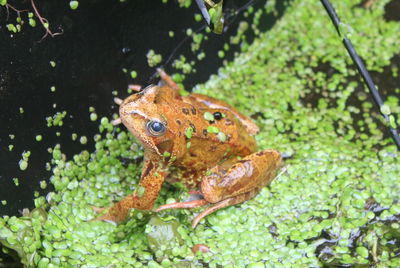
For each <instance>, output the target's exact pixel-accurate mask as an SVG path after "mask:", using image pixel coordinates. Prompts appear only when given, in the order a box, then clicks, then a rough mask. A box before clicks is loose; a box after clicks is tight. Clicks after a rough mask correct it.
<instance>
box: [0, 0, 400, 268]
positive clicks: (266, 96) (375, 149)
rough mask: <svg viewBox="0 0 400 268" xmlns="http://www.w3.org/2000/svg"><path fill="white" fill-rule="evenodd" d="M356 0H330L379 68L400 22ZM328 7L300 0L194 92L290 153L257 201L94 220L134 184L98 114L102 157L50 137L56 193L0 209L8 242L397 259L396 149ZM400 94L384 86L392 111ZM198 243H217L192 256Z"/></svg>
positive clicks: (141, 257) (165, 197)
mask: <svg viewBox="0 0 400 268" xmlns="http://www.w3.org/2000/svg"><path fill="white" fill-rule="evenodd" d="M359 3H360V1H354V0H353V1H350V0H345V1H334V2H333V4H334V5H335V6H336V8H337V10H338V12H339V14H340V16H341V17H342V19H343V21H344V22H345V23H346V25H351V27H352V28H351V29H352V35H351V38H352V40H353V43H354V45H355V46H356V48H357V50H358V51H359V52H360V54H361V56H362V57H363V58H364V59H365V60H366V63H367V66H368V68H369V69H370V70H375V71H377V72H381V71H382V70H383V69H384V68H385V67H387V66H388V65H389V64H390V62H391V59H392V58H393V57H394V56H395V55H398V54H399V53H400V46H399V45H400V44H399V43H400V25H399V24H398V23H394V22H387V21H385V20H384V18H383V14H384V6H385V4H387V3H388V1H378V2H377V3H376V4H375V5H374V6H373V8H372V9H364V8H360V7H357V4H359ZM266 8H270V5H268V6H267V7H266ZM310 10H314V11H315V12H314V13H310V12H309V11H310ZM322 14H324V10H323V7H322V6H321V5H320V3H319V2H318V1H311V0H308V1H300V0H299V1H293V3H292V4H291V6H290V7H288V8H287V10H286V12H285V15H284V16H283V17H282V18H281V20H280V21H279V22H278V23H277V24H276V25H275V26H274V28H273V29H271V30H270V31H268V32H267V33H264V34H261V35H260V37H259V38H257V39H256V40H255V41H254V42H253V44H252V45H250V46H244V47H243V50H244V52H243V53H241V54H240V55H238V56H237V57H236V59H235V60H234V61H233V62H231V63H228V64H227V66H226V67H224V68H223V69H221V70H220V71H219V76H213V77H212V78H211V79H210V80H209V81H208V82H207V83H206V84H205V85H199V86H198V87H196V88H195V91H196V92H199V93H203V94H207V95H210V96H214V97H217V98H221V99H229V102H230V104H232V105H233V106H235V107H237V108H238V109H239V110H240V111H242V112H244V113H245V114H247V115H249V116H252V117H253V118H255V120H256V122H257V125H258V126H259V127H260V129H261V131H260V134H258V135H257V136H256V139H257V141H258V144H259V146H260V149H266V148H274V149H277V150H279V151H281V152H283V153H285V154H286V155H290V158H289V159H287V160H285V168H284V169H283V172H282V173H281V174H280V175H279V176H278V178H277V179H276V180H274V181H273V182H272V184H271V186H270V187H268V188H264V189H262V191H261V192H260V194H259V195H257V196H256V197H255V198H254V199H252V200H249V201H247V202H245V203H243V204H240V205H237V206H233V207H229V208H226V209H223V210H219V211H218V212H216V213H214V214H212V215H210V216H208V217H207V218H206V219H205V220H203V221H201V222H200V224H199V226H198V227H197V228H196V229H194V230H193V229H192V228H191V227H190V221H191V220H192V218H193V217H194V214H195V213H196V212H198V211H197V210H179V211H175V210H172V211H163V212H161V213H151V212H143V211H137V210H133V211H131V213H130V218H129V220H128V221H127V222H126V223H124V224H120V225H118V226H116V225H112V224H109V223H105V222H97V221H90V220H91V219H93V218H95V217H96V215H95V213H94V212H93V210H92V209H91V206H98V207H103V206H108V205H109V204H110V203H111V202H113V201H117V200H120V199H121V198H123V197H124V196H126V195H128V194H131V193H132V192H133V191H135V190H139V189H137V188H136V186H135V185H136V183H137V181H138V178H139V176H140V172H141V171H140V164H138V163H140V162H141V158H142V150H141V148H140V146H139V145H138V144H137V143H136V142H135V141H134V139H133V137H132V135H130V134H129V133H126V132H125V130H124V129H123V128H120V127H113V126H112V125H111V124H110V122H109V120H108V119H107V118H102V119H101V123H100V126H99V131H100V133H101V136H96V138H95V141H96V145H95V147H96V151H95V152H92V153H89V152H87V151H83V152H82V153H81V154H79V155H75V156H74V157H73V159H72V160H69V161H67V160H66V157H65V155H63V153H62V151H61V149H60V147H59V146H56V147H55V148H54V149H53V150H52V154H53V160H52V166H53V176H52V177H51V183H52V185H53V186H54V191H52V192H50V193H48V194H47V196H46V197H38V198H37V199H36V200H35V205H36V208H35V209H33V210H32V211H30V212H29V211H27V210H25V211H24V215H23V216H22V217H19V218H18V217H8V216H5V217H3V218H0V243H1V244H2V245H3V250H4V251H6V252H10V250H14V251H16V252H17V254H18V256H19V257H20V258H21V262H22V263H23V264H24V265H25V266H38V267H71V266H73V265H76V266H81V267H99V266H113V265H114V266H115V267H129V266H130V267H142V266H143V267H145V266H149V267H160V266H161V267H193V266H194V267H201V266H203V265H204V264H207V265H208V266H209V267H217V266H222V267H246V266H247V267H290V266H297V267H304V266H306V267H310V266H311V267H318V266H323V265H366V266H371V265H376V266H377V267H388V266H392V267H398V266H400V259H399V257H398V254H399V252H400V247H399V243H400V242H399V239H400V226H399V224H398V223H399V219H400V203H399V198H398V196H399V194H400V186H399V185H400V183H399V182H400V181H399V175H398V174H400V160H399V155H398V152H397V151H396V148H395V146H394V145H393V144H392V142H391V140H389V139H386V138H385V136H384V134H383V133H382V131H381V130H380V128H379V127H378V126H379V124H380V122H381V120H380V117H379V114H378V113H377V112H375V113H374V112H373V111H374V108H373V106H372V105H371V104H370V103H368V102H367V100H366V98H365V93H364V87H363V84H362V83H361V82H360V80H359V78H358V76H357V75H356V72H355V70H354V68H353V67H352V65H351V61H350V59H349V58H348V56H347V55H346V51H345V50H344V48H343V47H342V46H341V43H340V40H339V38H337V36H336V32H335V30H334V28H333V26H331V24H330V21H329V18H328V17H327V16H324V15H322ZM371 23H373V24H372V25H373V27H372V25H371ZM242 27H244V26H242ZM252 27H253V26H252ZM254 27H256V26H254ZM254 27H253V28H254ZM241 40H242V41H243V38H238V40H237V41H238V42H240V41H241ZM182 64H183V63H182ZM327 70H328V71H329V72H328V71H327ZM397 73H398V71H397ZM398 91H399V90H398V89H396V90H395V91H394V92H386V93H387V94H388V95H389V96H388V98H387V99H388V101H387V107H389V109H388V110H389V111H390V112H391V114H394V115H396V116H397V117H398V115H399V110H400V105H399V98H398V96H396V94H398ZM350 98H356V99H357V98H360V105H354V104H351V102H349V99H350ZM53 125H58V124H53ZM215 133H222V132H219V131H218V130H217V131H216V132H215ZM186 135H188V133H186ZM189 135H190V136H191V133H190V134H189ZM187 197H188V194H187V193H186V192H185V191H182V190H181V189H180V188H179V187H178V185H175V188H172V187H170V186H168V185H166V186H165V187H163V189H162V191H161V194H160V197H159V199H158V200H157V204H156V205H157V206H158V205H160V204H165V203H169V202H172V200H178V201H179V200H185V199H187ZM162 230H164V231H162ZM165 230H167V231H165ZM160 235H163V236H162V237H160ZM195 244H205V245H207V246H208V247H209V248H210V251H209V252H208V253H202V252H198V253H196V254H194V253H192V251H191V248H192V246H193V245H195Z"/></svg>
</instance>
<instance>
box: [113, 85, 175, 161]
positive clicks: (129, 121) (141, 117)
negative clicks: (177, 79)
mask: <svg viewBox="0 0 400 268" xmlns="http://www.w3.org/2000/svg"><path fill="white" fill-rule="evenodd" d="M173 94H174V92H173V91H172V89H170V88H165V87H158V86H149V87H147V88H145V89H144V90H142V91H140V92H139V93H136V94H133V95H131V96H129V97H127V98H126V99H125V100H124V101H123V102H122V104H121V105H120V108H119V114H120V118H121V121H122V123H123V124H124V125H125V126H126V128H127V129H128V130H129V131H130V132H131V133H132V134H133V135H134V136H135V137H136V138H137V139H138V140H139V142H141V143H142V145H143V147H144V148H145V152H147V153H153V154H154V153H155V155H158V156H160V157H161V156H163V155H164V156H165V152H169V153H171V152H172V150H173V145H174V142H173V139H174V136H175V135H174V133H173V131H171V130H170V129H169V126H168V120H167V118H166V116H165V114H167V113H168V111H167V110H168V109H169V108H170V107H168V104H169V100H171V99H172V98H174V97H175V96H174V95H173Z"/></svg>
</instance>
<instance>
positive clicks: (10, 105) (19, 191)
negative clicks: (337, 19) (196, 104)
mask: <svg viewBox="0 0 400 268" xmlns="http://www.w3.org/2000/svg"><path fill="white" fill-rule="evenodd" d="M246 2H247V1H231V2H230V3H229V4H230V6H231V7H233V8H238V7H240V6H242V5H244V4H245V3H246ZM282 2H283V1H282ZM9 3H10V4H15V5H14V6H15V7H17V8H19V9H26V8H28V9H31V8H30V5H29V2H28V3H25V4H21V3H20V2H16V1H15V3H13V1H9ZM264 3H265V1H255V3H254V4H255V5H256V6H262V5H263V4H264ZM280 5H281V6H280V7H279V9H280V11H281V13H282V10H283V9H284V6H283V4H280ZM37 7H38V9H39V10H40V12H41V15H42V16H43V17H46V18H47V19H48V21H49V22H50V28H51V29H52V30H53V31H57V29H58V27H59V26H61V27H62V29H63V31H64V33H63V34H62V35H60V36H56V37H54V38H52V37H50V36H48V37H46V38H45V39H44V40H43V41H41V42H38V41H39V40H40V39H41V38H42V36H43V34H44V29H43V28H42V27H41V26H40V24H39V21H37V26H36V27H35V28H32V27H30V26H28V25H24V26H23V30H22V32H20V33H17V34H10V32H9V31H8V30H7V29H6V28H5V25H6V24H7V23H15V17H16V13H15V12H13V11H11V10H10V13H9V19H8V21H7V12H6V10H5V8H1V9H0V44H1V46H0V105H1V113H0V126H1V128H0V129H1V131H0V200H7V202H8V204H7V205H6V206H3V205H1V204H0V215H5V214H7V215H19V211H21V209H22V208H25V207H27V208H32V207H33V198H34V197H33V192H34V191H39V192H41V193H43V194H45V193H46V192H47V191H50V190H51V187H49V188H48V189H47V190H45V191H43V190H41V189H40V187H39V181H41V180H46V181H47V182H48V179H49V177H50V172H48V171H46V170H45V163H46V162H48V161H49V160H50V158H51V156H50V154H49V153H48V152H47V148H49V147H53V146H54V145H55V144H57V143H60V144H61V148H62V151H63V152H65V153H66V154H67V156H68V157H71V156H72V155H73V154H75V153H78V152H80V151H81V150H83V149H87V150H89V151H90V150H93V149H94V147H93V142H92V137H93V135H94V134H95V133H97V126H98V122H91V121H90V119H89V111H88V107H89V106H93V107H95V109H96V112H97V114H98V116H99V118H100V117H101V116H107V117H111V115H112V113H115V112H117V108H116V107H115V105H114V104H113V101H112V99H113V95H112V93H111V92H112V91H113V90H117V91H118V92H119V94H118V95H119V96H120V97H125V96H127V92H126V88H127V85H128V84H129V83H138V84H142V85H146V84H148V83H149V82H154V81H150V77H151V76H152V75H153V74H154V72H155V69H154V68H150V67H148V64H147V58H146V53H147V52H148V50H149V49H154V50H155V51H156V52H157V53H160V54H162V55H163V59H164V60H166V59H167V58H168V57H169V56H170V55H171V52H172V51H173V50H174V49H175V48H177V47H178V45H179V44H180V43H181V41H182V40H184V38H185V37H186V33H185V31H186V29H187V28H192V29H193V30H196V29H199V28H201V27H202V26H203V25H204V22H203V21H201V22H195V20H194V19H193V18H194V14H195V13H199V12H198V9H197V7H196V6H195V5H192V7H191V8H179V7H178V5H177V3H176V2H175V1H168V3H167V4H162V3H161V1H127V2H125V3H120V2H119V1H106V0H103V1H94V0H92V1H80V2H79V8H78V9H77V10H75V11H73V10H71V9H70V7H69V5H68V1H67V2H65V1H40V3H39V2H38V3H37ZM22 18H23V19H25V20H26V14H22ZM241 19H242V15H239V16H237V17H233V18H232V21H233V23H232V24H231V25H230V27H229V28H228V30H227V32H226V33H225V34H223V35H216V34H209V35H208V38H209V40H208V41H206V42H205V43H204V44H203V45H202V47H203V51H205V52H206V55H207V57H206V58H205V59H204V60H203V61H200V62H198V63H197V64H196V69H197V72H196V73H195V74H193V75H190V76H188V78H187V80H186V81H185V86H186V88H187V89H189V90H190V88H191V87H192V86H193V85H195V84H197V83H200V82H204V81H206V80H207V79H208V77H209V75H210V74H213V73H216V72H217V70H218V68H219V67H220V66H221V65H222V59H220V58H218V57H217V51H218V50H222V48H223V44H224V43H225V42H228V41H229V37H230V36H231V35H235V34H236V29H237V23H238V22H239V21H240V20H241ZM275 20H276V18H274V17H267V18H265V22H264V23H263V28H264V29H266V28H270V27H272V25H273V24H274V22H275ZM169 31H174V32H175V36H174V37H173V38H170V37H169V36H168V32H169ZM251 38H252V37H251V36H249V39H251ZM235 50H236V51H238V47H234V48H233V49H232V50H231V51H230V52H229V53H227V57H226V58H227V59H231V58H232V57H233V51H235ZM179 54H184V55H186V57H187V59H188V60H190V59H192V58H194V56H193V54H192V53H191V51H190V41H187V42H184V43H183V45H182V46H181V47H180V49H179V50H178V53H177V55H179ZM50 61H54V62H56V64H57V65H56V67H55V68H52V67H51V66H50V63H49V62H50ZM163 64H165V61H164V62H163ZM122 68H126V69H128V73H127V74H125V73H123V72H122ZM164 68H165V69H166V70H167V71H168V72H170V73H172V72H174V70H173V69H172V67H171V64H170V63H169V64H166V65H164ZM130 70H136V71H137V73H138V78H137V79H135V80H133V79H131V78H130V75H129V71H130ZM52 86H55V87H56V91H55V92H51V91H50V88H51V87H52ZM54 104H56V108H54V107H53V105H54ZM19 107H22V108H23V109H24V113H23V114H20V112H19ZM64 110H65V111H67V117H65V118H64V120H63V121H64V125H63V127H51V128H48V127H47V126H46V120H45V118H46V117H47V116H51V115H53V114H55V113H56V112H61V111H64ZM57 131H59V132H60V133H61V136H60V137H57V136H56V134H55V133H56V132H57ZM72 133H77V134H78V135H79V136H80V135H86V136H87V137H88V144H87V145H81V144H80V143H79V136H78V140H77V141H72V140H71V134H72ZM9 134H14V135H15V139H14V140H11V139H10V137H9ZM38 134H40V135H42V136H43V140H42V141H41V142H37V141H36V140H35V136H36V135H38ZM9 144H13V145H14V149H13V150H12V151H11V152H9V150H8V145H9ZM24 150H29V151H31V152H32V154H31V157H30V158H29V166H28V169H27V170H25V171H21V170H20V169H19V166H18V162H19V160H20V159H21V158H22V156H21V154H22V152H23V151H24ZM13 177H17V178H19V184H20V185H19V186H18V187H16V186H15V185H14V182H13V180H12V178H13Z"/></svg>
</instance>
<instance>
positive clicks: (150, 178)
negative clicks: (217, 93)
mask: <svg viewBox="0 0 400 268" xmlns="http://www.w3.org/2000/svg"><path fill="white" fill-rule="evenodd" d="M159 73H160V76H161V79H162V81H163V82H164V83H165V85H164V86H149V87H147V88H145V89H143V90H142V91H140V92H138V93H136V94H133V95H131V96H129V97H128V98H126V99H125V100H123V101H120V100H118V103H119V104H120V109H119V110H120V119H118V120H116V122H117V123H118V122H122V123H123V124H124V125H125V126H126V127H127V128H128V130H129V131H130V132H131V133H132V134H133V135H134V136H135V137H136V138H137V139H138V140H139V141H140V142H141V143H142V145H143V147H144V150H145V152H144V159H145V160H144V161H145V163H144V167H143V171H142V176H141V180H140V183H139V187H138V190H137V191H135V192H134V193H133V194H132V195H131V196H128V197H126V198H124V199H123V200H121V201H119V202H118V203H116V204H114V205H113V206H112V207H111V208H110V209H109V210H108V212H107V213H106V214H105V215H103V216H101V217H99V218H98V219H100V220H110V221H114V222H120V221H122V220H124V219H125V218H126V216H127V214H128V211H129V209H130V208H137V209H142V210H149V209H152V208H153V205H154V203H155V201H156V199H157V196H158V193H159V191H160V189H161V187H162V184H163V183H164V181H165V180H167V181H170V182H176V181H180V182H182V183H184V184H185V185H186V186H187V187H188V188H189V189H192V188H196V187H198V188H199V189H200V193H201V195H202V196H203V199H200V200H194V201H189V202H183V203H174V204H168V205H164V206H161V207H159V208H158V209H157V211H161V210H164V209H169V208H193V207H198V206H204V205H208V204H211V205H210V207H208V208H207V209H206V210H204V211H203V212H202V213H200V214H199V215H198V216H197V217H196V218H195V219H194V220H193V224H192V225H193V227H195V226H196V225H197V224H198V222H199V221H200V220H201V219H202V218H204V217H205V216H207V215H208V214H210V213H212V212H214V211H216V210H218V209H220V208H223V207H226V206H230V205H234V204H238V203H241V202H244V201H246V200H248V199H250V198H252V197H253V196H255V195H256V194H257V193H258V192H259V190H260V189H261V188H262V187H264V186H265V185H267V184H268V183H269V182H271V180H272V179H273V178H274V177H275V174H276V170H277V169H278V168H279V166H280V163H281V156H280V154H279V153H278V152H277V151H275V150H264V151H261V152H257V151H256V149H257V145H256V142H255V139H254V138H253V137H252V136H251V135H252V134H255V133H257V132H258V131H259V130H258V127H257V126H256V125H255V124H254V123H253V122H252V121H251V120H250V119H249V118H247V117H245V116H244V115H242V114H241V113H239V112H238V111H237V110H235V109H234V108H233V107H231V106H230V105H228V104H227V103H225V102H223V101H220V100H216V99H214V98H211V97H208V96H204V95H201V94H191V95H189V96H181V95H180V94H179V91H178V90H179V87H178V86H177V85H176V84H175V83H174V82H173V81H172V79H171V78H170V77H169V76H168V75H167V74H165V73H164V72H163V71H162V70H159ZM206 113H207V116H205V114H206ZM206 117H207V118H208V119H206Z"/></svg>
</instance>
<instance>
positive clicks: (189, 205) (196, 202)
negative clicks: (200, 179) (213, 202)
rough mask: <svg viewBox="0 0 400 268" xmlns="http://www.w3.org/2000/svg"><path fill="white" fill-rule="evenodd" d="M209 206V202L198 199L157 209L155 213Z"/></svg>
mask: <svg viewBox="0 0 400 268" xmlns="http://www.w3.org/2000/svg"><path fill="white" fill-rule="evenodd" d="M208 204H209V202H207V201H206V200H205V199H198V200H192V201H187V202H177V203H171V204H166V205H162V206H160V207H159V208H157V209H156V210H155V212H159V211H161V210H165V209H177V208H197V207H202V206H205V205H208Z"/></svg>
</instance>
